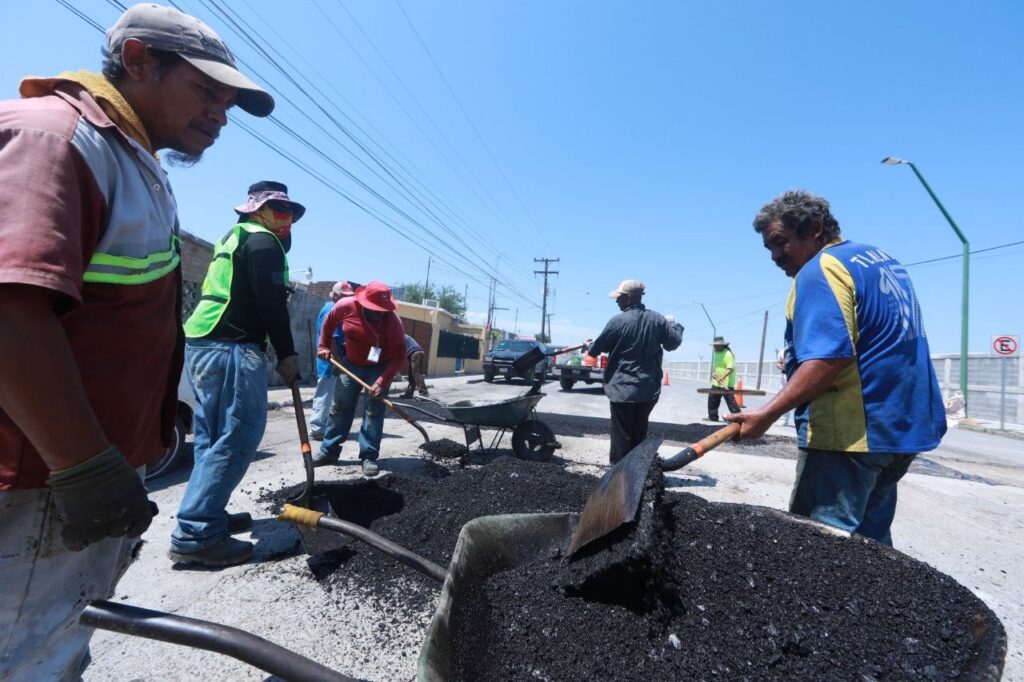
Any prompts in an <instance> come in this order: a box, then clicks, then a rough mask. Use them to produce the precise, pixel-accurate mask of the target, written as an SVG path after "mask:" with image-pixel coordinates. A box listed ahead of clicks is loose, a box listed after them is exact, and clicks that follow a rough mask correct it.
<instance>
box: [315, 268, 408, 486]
mask: <svg viewBox="0 0 1024 682" xmlns="http://www.w3.org/2000/svg"><path fill="white" fill-rule="evenodd" d="M396 307H397V306H395V302H394V300H392V298H391V289H389V288H388V286H387V285H386V284H384V283H383V282H370V283H369V284H367V285H366V286H362V287H359V288H358V289H356V294H355V296H351V297H349V298H343V299H341V300H340V301H338V302H337V303H335V304H334V308H333V309H331V312H330V313H328V314H327V318H326V319H325V320H324V326H323V329H321V330H320V341H319V344H320V345H319V347H318V348H317V355H318V356H319V357H321V358H323V359H325V360H326V359H328V358H330V357H331V337H332V336H333V334H334V329H335V327H338V326H341V327H343V331H344V332H345V355H344V357H342V358H341V364H342V365H343V366H344V367H345V368H346V369H348V370H349V371H350V372H352V373H353V374H354V375H356V376H357V377H359V378H360V379H362V380H363V381H364V382H365V383H367V384H369V385H370V391H369V393H370V395H369V397H368V398H367V399H365V400H364V401H363V423H362V426H361V427H360V428H359V459H361V460H362V467H363V475H364V476H376V475H377V473H378V471H379V469H378V466H377V458H378V457H379V456H380V440H381V437H382V436H383V435H384V403H383V402H381V401H380V400H379V398H386V397H387V395H388V390H389V389H390V387H391V380H392V379H394V378H395V375H396V374H398V372H399V370H401V369H402V365H403V364H404V363H405V330H404V329H403V328H402V319H401V318H400V317H398V313H396V312H395V308H396ZM362 391H363V388H362V387H361V386H360V385H359V383H358V382H356V381H354V380H353V379H352V378H351V377H350V376H348V375H347V374H344V373H342V374H341V375H340V376H339V377H338V385H337V386H335V387H334V404H333V405H332V406H331V414H330V419H328V420H327V429H326V430H325V431H324V442H323V443H322V444H321V445H320V453H319V454H318V455H317V456H316V457H314V458H313V464H314V465H315V466H323V465H325V464H336V463H337V462H338V459H339V458H340V457H341V446H342V444H343V443H344V442H345V441H347V440H348V432H349V431H350V430H351V429H352V421H353V419H354V418H355V413H356V405H357V404H358V402H359V394H360V393H362Z"/></svg>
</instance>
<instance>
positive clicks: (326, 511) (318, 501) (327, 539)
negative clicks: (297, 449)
mask: <svg viewBox="0 0 1024 682" xmlns="http://www.w3.org/2000/svg"><path fill="white" fill-rule="evenodd" d="M292 402H293V403H294V404H295V423H296V424H297V425H298V427H299V441H300V442H301V444H302V463H303V465H304V466H305V468H306V484H305V486H303V488H302V492H300V493H299V494H298V495H296V496H295V497H293V498H291V499H289V500H286V501H285V505H284V506H285V508H287V507H293V508H295V507H294V505H298V507H301V508H305V509H306V510H307V511H309V512H311V513H317V514H323V515H330V516H331V517H337V514H335V513H334V509H333V508H332V507H331V502H330V500H328V499H327V496H326V495H317V496H315V497H314V496H313V449H312V448H311V447H310V445H309V432H308V431H307V430H306V415H305V413H304V412H303V411H302V396H301V395H299V382H298V381H296V382H294V383H293V384H292ZM299 536H300V538H301V540H302V546H303V548H304V549H305V550H306V552H307V553H308V554H321V553H323V552H327V551H330V550H332V549H337V548H339V547H342V546H344V545H345V544H346V543H345V541H344V540H341V539H340V538H338V537H337V536H333V535H326V534H318V533H317V532H316V531H315V530H311V529H309V528H306V527H305V526H299Z"/></svg>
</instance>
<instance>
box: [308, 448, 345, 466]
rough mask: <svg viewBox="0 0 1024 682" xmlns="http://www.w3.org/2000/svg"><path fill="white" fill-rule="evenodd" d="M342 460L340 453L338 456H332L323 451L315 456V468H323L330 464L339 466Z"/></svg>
mask: <svg viewBox="0 0 1024 682" xmlns="http://www.w3.org/2000/svg"><path fill="white" fill-rule="evenodd" d="M340 458H341V453H340V452H339V453H338V454H336V455H331V454H328V453H326V452H324V451H323V450H321V451H320V452H318V453H316V454H315V455H313V466H315V467H322V466H326V465H328V464H337V463H338V460H339V459H340Z"/></svg>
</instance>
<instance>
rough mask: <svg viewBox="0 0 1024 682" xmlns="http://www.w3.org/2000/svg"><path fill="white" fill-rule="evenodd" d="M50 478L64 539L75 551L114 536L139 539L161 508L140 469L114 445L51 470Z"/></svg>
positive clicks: (65, 543)
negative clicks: (152, 495)
mask: <svg viewBox="0 0 1024 682" xmlns="http://www.w3.org/2000/svg"><path fill="white" fill-rule="evenodd" d="M46 482H47V483H48V484H49V486H50V491H51V492H52V493H53V504H54V506H55V507H56V508H57V515H58V517H60V520H61V523H62V524H63V528H61V531H60V537H61V540H63V541H64V546H65V547H67V548H68V549H70V550H71V551H73V552H77V551H79V550H81V549H84V548H85V547H86V546H87V545H88V544H89V543H91V542H99V541H100V540H103V539H104V538H108V537H122V536H125V535H127V536H128V537H130V538H137V537H139V536H140V535H142V534H143V533H144V532H145V530H146V529H147V528H149V523H150V521H151V520H152V519H153V517H154V516H156V514H157V512H158V511H159V510H158V509H157V506H156V504H155V503H154V502H152V501H150V500H149V498H147V497H146V488H145V486H144V485H142V479H141V478H140V477H139V474H138V473H137V472H136V471H135V469H133V468H132V467H131V465H130V464H128V460H127V459H125V457H124V455H122V454H121V452H120V451H119V450H118V449H117V448H115V447H114V446H110V447H109V448H107V449H106V450H104V451H103V452H101V453H100V454H98V455H96V456H95V457H92V458H90V459H87V460H85V461H84V462H80V463H78V464H76V465H74V466H73V467H70V468H67V469H58V470H54V471H51V472H50V476H49V478H47V479H46Z"/></svg>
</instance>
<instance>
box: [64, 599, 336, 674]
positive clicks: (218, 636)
mask: <svg viewBox="0 0 1024 682" xmlns="http://www.w3.org/2000/svg"><path fill="white" fill-rule="evenodd" d="M79 622H80V623H81V624H82V625H85V626H87V627H92V628H99V629H100V630H110V631H111V632H120V633H121V634H125V635H134V636H136V637H144V638H146V639H155V640H157V641H160V642H170V643H172V644H180V645H182V646H187V647H192V648H194V649H204V650H206V651H213V652H216V653H219V654H224V655H225V656H230V657H232V658H235V659H238V660H239V661H242V662H244V663H248V664H249V665H251V666H253V667H254V668H259V669H260V670H263V671H264V672H268V673H270V674H271V675H274V676H275V677H279V678H282V679H286V680H296V681H299V682H318V681H319V680H333V681H334V682H354V681H355V678H354V677H348V676H347V675H342V674H341V673H339V672H336V671H334V670H331V669H330V668H328V667H326V666H323V665H321V664H320V663H317V662H316V661H313V660H310V659H308V658H306V657H304V656H300V655H299V654H297V653H295V652H294V651H291V650H289V649H285V648H284V647H282V646H280V645H278V644H274V643H273V642H271V641H268V640H266V639H263V638H262V637H257V636H256V635H254V634H252V633H251V632H246V631H245V630H239V629H238V628H233V627H230V626H227V625H221V624H220V623H212V622H210V621H206V620H198V619H195V618H185V617H184V616H176V615H174V614H172V613H164V612H162V611H151V610H150V609H142V608H139V607H137V606H131V605H129V604H115V603H112V602H109V601H94V602H92V603H90V604H89V605H87V606H86V607H85V609H84V610H83V611H82V615H81V617H80V618H79Z"/></svg>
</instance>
